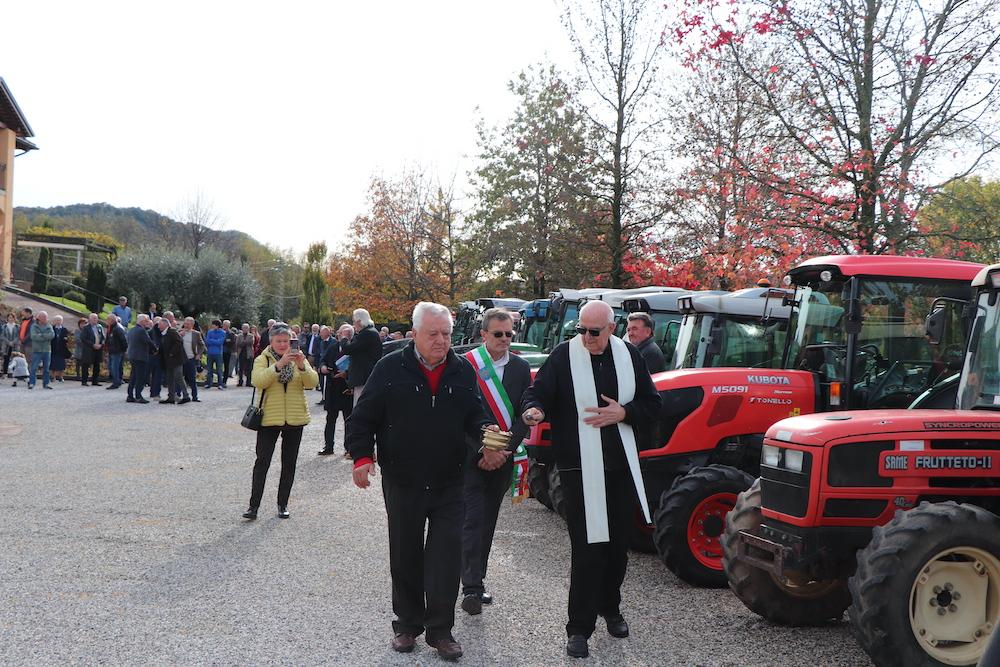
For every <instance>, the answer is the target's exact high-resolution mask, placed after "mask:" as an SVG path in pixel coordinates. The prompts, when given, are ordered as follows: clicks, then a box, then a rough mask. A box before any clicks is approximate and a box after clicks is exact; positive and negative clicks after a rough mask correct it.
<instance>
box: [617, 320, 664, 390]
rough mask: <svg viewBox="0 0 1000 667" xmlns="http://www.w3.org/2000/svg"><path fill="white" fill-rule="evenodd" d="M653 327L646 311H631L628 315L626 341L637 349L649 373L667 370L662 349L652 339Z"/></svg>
mask: <svg viewBox="0 0 1000 667" xmlns="http://www.w3.org/2000/svg"><path fill="white" fill-rule="evenodd" d="M653 329H654V324H653V318H652V317H650V316H649V314H648V313H632V314H630V315H629V316H628V334H627V335H628V342H630V343H632V344H633V345H635V347H636V349H637V350H639V354H641V355H642V358H643V360H644V361H645V362H646V368H647V369H648V370H649V373H650V375H652V374H653V373H661V372H663V371H665V370H667V362H666V359H664V358H663V350H661V349H660V346H659V345H657V344H656V341H654V340H653Z"/></svg>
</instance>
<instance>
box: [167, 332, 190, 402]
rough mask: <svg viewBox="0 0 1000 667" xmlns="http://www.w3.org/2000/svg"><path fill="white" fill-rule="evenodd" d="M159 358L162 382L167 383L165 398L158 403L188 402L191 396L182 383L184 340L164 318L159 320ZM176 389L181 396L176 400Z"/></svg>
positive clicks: (185, 360) (184, 358)
mask: <svg viewBox="0 0 1000 667" xmlns="http://www.w3.org/2000/svg"><path fill="white" fill-rule="evenodd" d="M160 336H161V341H160V358H161V359H162V360H163V382H164V383H165V384H166V385H167V398H166V400H162V401H160V405H163V404H174V403H190V402H191V397H190V395H189V394H188V388H187V385H186V384H185V383H184V364H185V363H186V362H187V353H186V352H184V341H182V340H181V336H180V334H179V333H177V329H174V328H173V327H171V326H170V322H168V321H167V320H166V319H163V320H160ZM178 390H179V391H180V392H181V395H182V398H181V400H180V401H178V400H177V399H176V398H175V397H176V395H177V392H178Z"/></svg>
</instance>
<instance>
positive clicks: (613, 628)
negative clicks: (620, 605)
mask: <svg viewBox="0 0 1000 667" xmlns="http://www.w3.org/2000/svg"><path fill="white" fill-rule="evenodd" d="M604 621H605V622H606V623H607V624H608V634H609V635H611V636H612V637H617V638H618V639H624V638H625V637H628V623H626V622H625V618H624V617H623V616H622V615H621V614H616V615H615V616H605V617H604Z"/></svg>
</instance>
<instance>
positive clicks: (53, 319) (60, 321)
mask: <svg viewBox="0 0 1000 667" xmlns="http://www.w3.org/2000/svg"><path fill="white" fill-rule="evenodd" d="M52 321H53V322H59V323H62V321H63V316H62V315H56V316H55V317H53V318H52Z"/></svg>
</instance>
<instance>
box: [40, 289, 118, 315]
mask: <svg viewBox="0 0 1000 667" xmlns="http://www.w3.org/2000/svg"><path fill="white" fill-rule="evenodd" d="M42 296H44V297H45V298H46V299H48V300H50V301H55V302H56V303H61V304H62V305H64V306H66V308H68V309H70V310H73V311H76V312H78V313H86V312H88V308H87V305H86V304H83V303H80V302H79V301H73V300H72V299H66V298H63V297H61V296H51V295H49V294H43V295H42ZM112 308H114V304H110V303H105V304H104V310H103V311H101V313H100V315H102V316H106V315H110V314H111V309H112ZM102 319H103V317H102Z"/></svg>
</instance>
